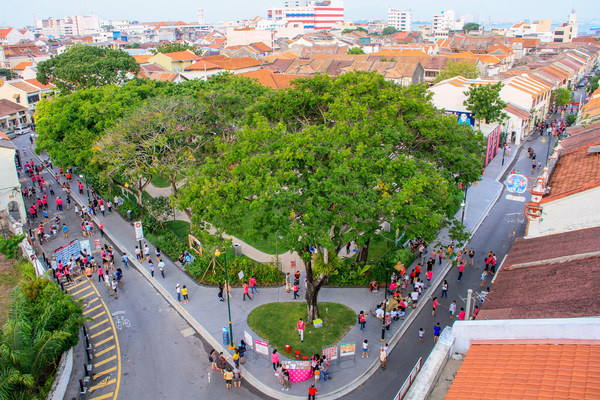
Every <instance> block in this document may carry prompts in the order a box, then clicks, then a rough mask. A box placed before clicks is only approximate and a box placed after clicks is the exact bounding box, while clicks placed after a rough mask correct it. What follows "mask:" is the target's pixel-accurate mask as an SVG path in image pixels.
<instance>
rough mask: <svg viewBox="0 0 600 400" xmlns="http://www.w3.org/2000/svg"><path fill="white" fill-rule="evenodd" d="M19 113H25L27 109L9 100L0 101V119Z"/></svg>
mask: <svg viewBox="0 0 600 400" xmlns="http://www.w3.org/2000/svg"><path fill="white" fill-rule="evenodd" d="M19 111H27V107H23V106H22V105H20V104H17V103H13V102H12V101H10V100H6V99H0V117H4V116H6V115H12V114H16V113H17V112H19Z"/></svg>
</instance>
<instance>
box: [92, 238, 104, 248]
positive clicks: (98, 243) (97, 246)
mask: <svg viewBox="0 0 600 400" xmlns="http://www.w3.org/2000/svg"><path fill="white" fill-rule="evenodd" d="M94 244H95V245H96V249H99V248H101V247H102V245H101V244H100V239H96V240H94Z"/></svg>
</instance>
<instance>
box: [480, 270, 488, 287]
mask: <svg viewBox="0 0 600 400" xmlns="http://www.w3.org/2000/svg"><path fill="white" fill-rule="evenodd" d="M487 274H488V272H487V271H483V273H482V274H481V284H480V286H481V287H484V286H485V281H486V279H487Z"/></svg>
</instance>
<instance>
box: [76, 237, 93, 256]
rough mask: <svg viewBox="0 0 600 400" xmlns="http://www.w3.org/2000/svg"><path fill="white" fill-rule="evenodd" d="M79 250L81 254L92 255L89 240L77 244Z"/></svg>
mask: <svg viewBox="0 0 600 400" xmlns="http://www.w3.org/2000/svg"><path fill="white" fill-rule="evenodd" d="M79 248H80V249H81V252H82V253H83V254H87V255H88V256H91V255H92V248H91V247H90V241H89V240H82V241H81V242H79Z"/></svg>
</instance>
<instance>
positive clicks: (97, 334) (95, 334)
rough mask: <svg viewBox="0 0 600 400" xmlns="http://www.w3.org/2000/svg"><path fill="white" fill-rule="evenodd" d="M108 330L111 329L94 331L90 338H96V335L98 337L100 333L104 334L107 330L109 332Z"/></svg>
mask: <svg viewBox="0 0 600 400" xmlns="http://www.w3.org/2000/svg"><path fill="white" fill-rule="evenodd" d="M108 331H110V328H106V329H105V330H103V331H100V332H98V333H94V334H93V335H92V336H90V338H92V339H94V338H96V337H98V336H100V335H102V334H103V333H106V332H108Z"/></svg>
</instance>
